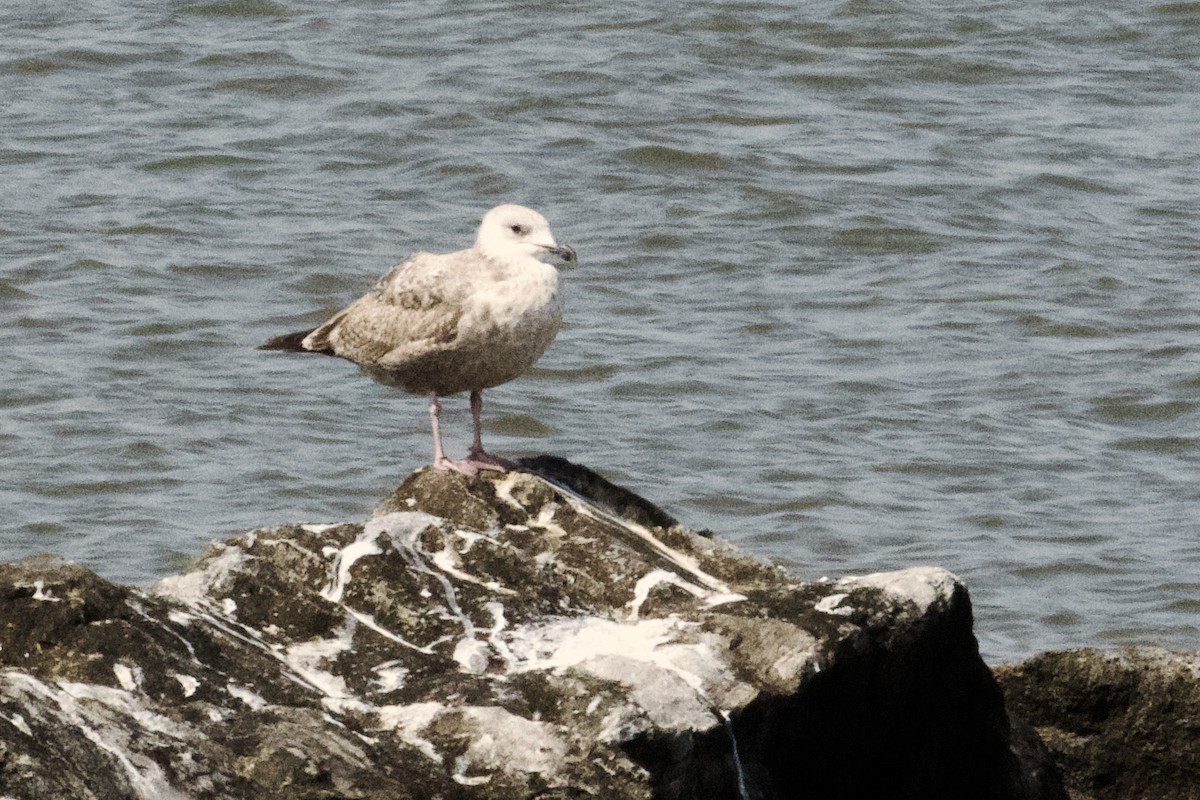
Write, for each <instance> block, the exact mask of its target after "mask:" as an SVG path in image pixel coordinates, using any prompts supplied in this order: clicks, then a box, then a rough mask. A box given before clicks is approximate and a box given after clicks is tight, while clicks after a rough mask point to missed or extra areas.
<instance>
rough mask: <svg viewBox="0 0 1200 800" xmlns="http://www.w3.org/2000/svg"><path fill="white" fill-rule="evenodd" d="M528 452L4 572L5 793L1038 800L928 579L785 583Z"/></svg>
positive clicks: (1025, 765) (967, 618)
mask: <svg viewBox="0 0 1200 800" xmlns="http://www.w3.org/2000/svg"><path fill="white" fill-rule="evenodd" d="M526 467H527V468H528V469H529V470H531V471H522V472H512V473H508V474H502V475H487V476H483V477H480V478H476V479H473V480H467V479H465V478H463V477H462V476H459V475H456V474H452V473H443V472H435V471H431V470H421V471H418V472H416V473H414V474H413V475H412V476H410V477H409V478H408V479H407V480H406V481H405V482H404V483H403V484H402V485H401V486H400V487H399V488H398V489H397V490H396V491H395V493H394V494H393V495H392V496H390V497H389V498H387V499H386V500H385V501H384V502H383V503H382V504H381V505H380V507H379V508H378V509H377V510H376V513H375V515H374V516H373V517H372V518H371V519H370V520H367V521H366V522H362V523H346V524H338V525H287V526H283V527H280V528H276V529H272V530H258V531H253V532H250V533H247V534H245V535H243V536H241V537H238V538H235V539H231V540H229V541H226V542H223V543H220V544H218V545H215V546H213V547H212V548H211V549H210V550H209V551H208V552H207V553H206V554H205V555H204V556H203V557H202V558H201V559H200V560H199V562H198V563H197V564H196V566H195V569H193V570H192V571H191V572H189V573H187V574H184V575H180V576H176V577H172V578H168V579H166V580H163V581H162V582H161V583H159V584H158V585H157V586H155V587H153V588H152V589H151V590H150V591H148V592H142V591H137V590H134V589H131V588H128V587H121V586H115V585H113V584H110V583H107V582H105V581H103V580H101V579H100V578H98V577H97V576H96V575H94V574H93V573H91V572H89V571H87V570H86V569H83V568H81V567H78V566H74V565H70V564H65V563H62V562H56V561H52V560H45V559H42V560H33V561H25V562H22V563H20V564H16V565H5V566H2V567H0V603H2V607H0V795H3V796H11V797H16V798H29V799H30V800H37V799H38V798H63V797H70V798H98V799H104V800H108V799H109V798H167V799H168V800H170V799H171V798H185V797H186V798H205V799H206V800H207V799H208V798H214V799H215V798H230V799H231V800H232V799H233V798H237V799H239V800H241V799H243V798H248V797H254V798H261V799H262V800H268V799H269V798H388V799H389V800H394V799H395V798H520V797H531V798H532V797H537V798H568V797H603V798H651V797H654V798H734V799H737V800H748V799H749V798H785V797H803V798H806V800H815V799H816V798H833V797H837V798H855V797H864V798H866V797H871V798H874V797H884V796H886V797H890V798H918V797H919V798H965V797H970V798H981V799H982V798H1005V799H1007V798H1014V799H1015V798H1030V799H1032V798H1059V797H1062V796H1063V795H1062V794H1061V790H1060V789H1059V787H1058V784H1057V782H1056V778H1055V775H1054V773H1053V770H1052V769H1051V768H1050V767H1049V766H1048V764H1047V763H1046V762H1045V761H1044V751H1040V750H1039V749H1038V748H1039V746H1040V745H1039V742H1038V741H1037V739H1036V736H1031V735H1014V734H1013V733H1012V731H1011V730H1010V725H1009V720H1008V718H1007V716H1006V713H1005V710H1004V707H1003V704H1002V698H1001V695H1000V691H999V689H998V687H997V685H996V683H995V681H994V680H993V678H992V675H991V673H990V672H989V670H988V669H987V667H986V666H985V665H984V664H983V662H982V661H981V660H980V658H979V654H978V651H977V648H976V643H975V640H974V636H973V634H972V629H971V624H972V621H971V608H970V601H969V598H968V596H967V592H966V590H965V588H964V587H963V586H962V584H961V583H959V582H958V581H957V580H956V579H955V578H954V576H953V575H951V574H949V573H947V572H945V571H943V570H939V569H933V568H918V569H911V570H906V571H903V572H896V573H887V574H877V575H868V576H863V577H857V578H847V579H844V580H840V581H837V582H831V581H820V582H816V583H807V584H806V583H801V582H799V581H797V580H796V579H795V578H793V577H792V576H790V575H788V574H786V573H784V572H782V571H780V570H779V569H776V568H774V567H771V566H768V565H765V564H763V563H760V562H758V561H755V560H753V559H750V558H748V557H746V556H744V555H742V554H740V553H738V552H736V551H735V550H733V549H732V548H730V547H729V546H727V545H724V544H722V543H721V542H719V541H716V540H714V539H712V538H708V537H705V536H702V535H699V534H696V533H693V532H690V531H687V530H685V529H683V528H682V527H680V526H679V525H678V524H676V523H675V521H674V520H672V519H671V518H670V517H669V516H667V515H666V514H664V513H663V512H662V511H661V510H659V509H657V508H655V507H654V506H653V505H651V504H649V503H648V502H646V501H644V500H642V499H641V498H638V497H636V496H635V495H632V494H630V493H628V492H626V491H624V490H621V489H619V488H618V487H615V486H612V485H611V484H609V483H607V482H606V481H604V480H603V479H602V478H599V477H598V476H596V475H594V474H593V473H590V472H588V471H587V470H584V469H582V468H578V467H574V466H573V465H570V464H568V463H566V462H563V461H560V460H556V459H549V458H542V459H535V460H533V461H531V462H529V463H527V464H526ZM532 471H537V472H538V473H541V476H539V475H537V474H533V472H532Z"/></svg>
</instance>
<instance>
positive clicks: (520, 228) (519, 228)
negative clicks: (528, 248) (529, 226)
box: [508, 225, 525, 236]
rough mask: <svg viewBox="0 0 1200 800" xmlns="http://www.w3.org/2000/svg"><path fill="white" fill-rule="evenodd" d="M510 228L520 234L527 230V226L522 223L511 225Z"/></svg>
mask: <svg viewBox="0 0 1200 800" xmlns="http://www.w3.org/2000/svg"><path fill="white" fill-rule="evenodd" d="M508 229H509V230H510V231H512V232H513V233H515V234H517V235H518V236H520V235H521V234H522V233H524V232H525V228H524V227H523V226H521V225H509V226H508Z"/></svg>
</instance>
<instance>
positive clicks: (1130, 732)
mask: <svg viewBox="0 0 1200 800" xmlns="http://www.w3.org/2000/svg"><path fill="white" fill-rule="evenodd" d="M996 674H997V677H998V678H999V680H1000V683H1001V685H1002V686H1003V688H1004V693H1005V695H1006V697H1007V698H1008V703H1009V707H1010V708H1011V709H1012V710H1013V713H1014V714H1018V715H1020V716H1021V717H1022V718H1024V719H1025V720H1026V721H1027V722H1028V723H1029V724H1031V725H1033V727H1034V729H1035V730H1036V731H1037V732H1038V734H1040V735H1041V738H1042V739H1043V740H1044V741H1045V743H1046V745H1047V746H1048V747H1049V749H1050V751H1051V752H1052V753H1053V757H1054V759H1055V761H1056V762H1057V763H1058V764H1059V766H1060V767H1061V769H1062V772H1063V777H1064V780H1065V782H1066V785H1067V789H1068V791H1069V794H1070V797H1071V798H1072V799H1073V800H1200V654H1197V653H1171V652H1167V651H1165V650H1160V649H1154V648H1140V649H1130V650H1125V651H1120V652H1106V651H1103V650H1095V649H1083V650H1072V651H1068V652H1059V653H1045V654H1043V655H1040V656H1037V657H1035V658H1031V659H1029V660H1028V661H1025V662H1023V663H1021V664H1018V665H1010V666H1005V667H1000V668H998V669H997V670H996Z"/></svg>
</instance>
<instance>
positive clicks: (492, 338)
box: [259, 205, 575, 475]
mask: <svg viewBox="0 0 1200 800" xmlns="http://www.w3.org/2000/svg"><path fill="white" fill-rule="evenodd" d="M573 261H575V251H574V250H572V249H571V248H570V247H567V246H565V245H560V244H558V243H557V242H556V241H555V240H554V236H553V235H552V234H551V233H550V225H549V224H548V223H547V222H546V219H545V217H543V216H542V215H541V214H539V213H537V212H536V211H533V210H532V209H528V208H524V207H522V206H517V205H502V206H497V207H496V208H493V209H492V210H491V211H489V212H488V213H487V214H485V215H484V217H483V221H482V222H481V223H480V225H479V233H478V235H477V236H476V237H475V245H474V246H473V247H470V248H468V249H466V250H459V251H457V252H454V253H416V254H414V255H413V256H412V257H410V258H409V259H408V260H407V261H405V262H404V263H403V264H400V265H399V266H397V267H395V268H394V269H393V270H392V271H391V272H389V273H388V274H387V275H384V276H383V277H382V278H380V279H379V281H378V282H377V283H376V284H375V286H374V287H373V288H372V289H371V291H369V292H367V293H366V294H365V295H363V296H362V297H360V298H359V299H358V300H355V301H354V302H353V303H351V304H350V305H349V306H347V307H346V308H345V309H343V310H342V311H339V312H338V313H337V314H335V315H334V316H333V317H331V318H330V319H329V320H328V321H327V322H325V323H324V324H322V325H320V326H318V327H316V328H313V329H312V330H307V331H299V332H297V333H290V334H286V335H284V336H276V337H274V338H272V339H268V340H267V341H266V342H264V343H263V344H261V345H259V349H260V350H283V351H287V352H295V353H321V354H324V355H331V356H340V357H342V358H345V359H348V360H350V361H353V362H354V363H355V364H358V366H359V368H360V369H361V370H362V371H363V372H364V373H366V375H367V376H369V377H370V378H373V379H374V380H376V381H378V382H379V383H382V384H385V385H387V386H393V387H396V388H398V389H403V390H404V391H406V392H410V393H412V394H421V395H425V396H427V397H429V418H430V422H431V425H432V427H433V466H434V467H436V468H437V469H450V470H456V471H458V472H461V473H463V474H466V475H474V474H475V473H477V472H478V471H479V470H481V469H498V470H503V469H506V468H507V467H508V466H509V464H508V462H506V461H505V460H504V459H502V458H499V457H497V456H493V455H491V454H490V453H487V452H486V451H484V449H483V442H482V440H481V434H480V412H481V410H482V408H483V390H484V389H489V388H491V387H493V386H499V385H500V384H502V383H505V382H507V381H511V380H512V379H513V378H516V377H517V376H519V375H521V374H522V373H524V372H525V371H526V370H528V369H529V368H530V367H531V366H533V363H534V362H535V361H537V360H538V358H539V357H540V356H541V355H542V353H543V352H544V351H545V350H546V348H547V347H549V346H550V342H552V341H553V340H554V336H555V334H557V333H558V329H559V327H560V326H561V325H562V296H561V295H560V294H559V291H558V270H556V269H555V268H554V265H555V264H556V263H569V262H573ZM464 391H465V392H470V393H471V417H472V420H473V422H474V440H473V443H472V445H471V449H470V451H469V452H468V455H467V458H465V459H463V460H462V461H453V460H451V459H449V458H447V457H446V454H445V452H444V451H443V450H442V440H441V435H440V433H439V430H438V413H439V412H440V411H441V404H440V403H439V401H438V398H440V397H446V396H448V395H452V394H457V393H459V392H464Z"/></svg>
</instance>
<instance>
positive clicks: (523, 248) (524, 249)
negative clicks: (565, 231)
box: [475, 205, 575, 264]
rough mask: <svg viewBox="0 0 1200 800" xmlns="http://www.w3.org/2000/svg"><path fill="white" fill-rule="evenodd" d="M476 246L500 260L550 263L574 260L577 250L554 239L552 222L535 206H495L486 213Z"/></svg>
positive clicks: (476, 239)
mask: <svg viewBox="0 0 1200 800" xmlns="http://www.w3.org/2000/svg"><path fill="white" fill-rule="evenodd" d="M475 249H477V250H478V251H479V252H481V253H483V254H484V255H485V256H487V257H489V258H494V259H497V260H500V261H521V260H523V259H526V258H535V259H537V260H538V261H543V262H545V263H547V264H554V263H569V262H573V261H575V251H574V250H572V249H571V248H570V247H567V246H566V245H560V244H559V243H558V242H556V241H554V234H552V233H550V223H548V222H546V218H545V217H543V216H542V215H541V214H539V213H538V212H536V211H534V210H533V209H532V208H525V207H524V206H514V205H503V206H496V207H495V208H493V209H492V210H491V211H489V212H488V213H486V214H484V216H483V222H481V223H480V225H479V235H478V236H476V237H475Z"/></svg>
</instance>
